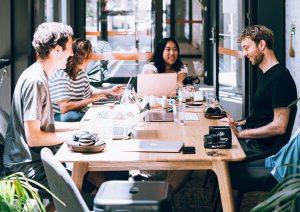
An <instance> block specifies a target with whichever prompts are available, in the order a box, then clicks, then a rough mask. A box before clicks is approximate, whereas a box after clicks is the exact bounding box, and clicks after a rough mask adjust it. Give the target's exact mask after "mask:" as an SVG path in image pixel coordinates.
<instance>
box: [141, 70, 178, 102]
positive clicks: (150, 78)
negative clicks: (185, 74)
mask: <svg viewBox="0 0 300 212" xmlns="http://www.w3.org/2000/svg"><path fill="white" fill-rule="evenodd" d="M176 87H177V74H176V73H162V74H139V75H138V76H137V93H138V94H139V95H140V96H151V95H152V96H158V97H161V96H175V95H176Z"/></svg>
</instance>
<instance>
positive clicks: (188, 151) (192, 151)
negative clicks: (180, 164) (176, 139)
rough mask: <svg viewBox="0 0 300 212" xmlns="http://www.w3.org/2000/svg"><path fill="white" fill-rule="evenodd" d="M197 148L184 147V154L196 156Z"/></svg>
mask: <svg viewBox="0 0 300 212" xmlns="http://www.w3.org/2000/svg"><path fill="white" fill-rule="evenodd" d="M195 153H196V148H195V147H194V146H184V147H183V148H182V154H195Z"/></svg>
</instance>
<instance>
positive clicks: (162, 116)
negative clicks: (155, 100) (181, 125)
mask: <svg viewBox="0 0 300 212" xmlns="http://www.w3.org/2000/svg"><path fill="white" fill-rule="evenodd" d="M145 121H147V122H173V121H174V115H173V113H168V112H166V111H151V110H149V111H147V112H146V115H145Z"/></svg>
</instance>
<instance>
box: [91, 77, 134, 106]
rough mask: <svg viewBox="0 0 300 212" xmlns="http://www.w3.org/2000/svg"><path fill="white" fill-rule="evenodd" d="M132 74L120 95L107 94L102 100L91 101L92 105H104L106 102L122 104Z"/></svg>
mask: <svg viewBox="0 0 300 212" xmlns="http://www.w3.org/2000/svg"><path fill="white" fill-rule="evenodd" d="M132 78H133V77H132V76H131V77H130V78H129V80H128V82H127V85H126V87H125V89H124V91H123V93H122V95H121V96H108V97H107V99H106V100H102V101H95V102H93V103H92V104H94V105H104V104H108V103H114V104H122V103H124V100H125V95H124V94H125V92H126V91H127V90H128V88H129V85H130V83H131V81H132Z"/></svg>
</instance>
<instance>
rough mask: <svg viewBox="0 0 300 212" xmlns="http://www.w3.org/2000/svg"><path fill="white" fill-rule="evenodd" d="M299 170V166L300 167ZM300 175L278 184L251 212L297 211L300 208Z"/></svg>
mask: <svg viewBox="0 0 300 212" xmlns="http://www.w3.org/2000/svg"><path fill="white" fill-rule="evenodd" d="M298 168H299V166H298ZM299 197H300V174H292V175H289V176H287V177H286V178H284V179H283V181H281V182H280V183H278V184H277V185H276V186H275V187H274V188H273V189H272V191H271V192H270V193H269V194H268V195H267V197H266V199H265V200H264V201H263V202H261V203H259V204H258V205H257V206H255V207H254V208H253V209H252V210H251V212H262V211H297V210H299V209H300V208H299V206H300V198H299Z"/></svg>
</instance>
